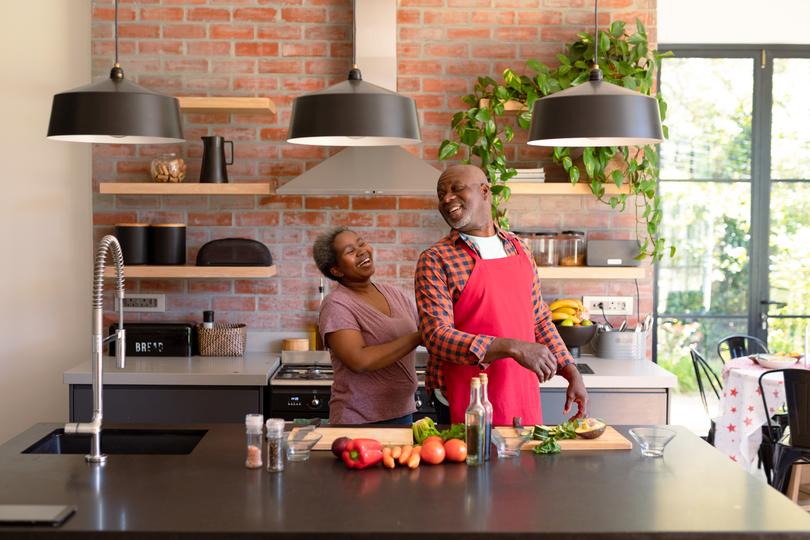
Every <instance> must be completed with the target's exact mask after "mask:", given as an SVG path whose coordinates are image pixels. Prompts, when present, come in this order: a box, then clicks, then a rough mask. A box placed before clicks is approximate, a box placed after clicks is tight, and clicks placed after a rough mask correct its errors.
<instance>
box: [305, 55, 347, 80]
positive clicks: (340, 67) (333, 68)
mask: <svg viewBox="0 0 810 540" xmlns="http://www.w3.org/2000/svg"><path fill="white" fill-rule="evenodd" d="M350 67H351V66H350V65H349V60H344V59H342V58H335V59H323V60H310V61H308V62H306V63H305V64H304V72H305V73H313V74H325V75H328V74H342V75H343V76H344V77H345V74H347V73H348V72H349V68H350Z"/></svg>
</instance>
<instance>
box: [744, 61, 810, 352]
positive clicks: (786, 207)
mask: <svg viewBox="0 0 810 540" xmlns="http://www.w3.org/2000/svg"><path fill="white" fill-rule="evenodd" d="M766 68H767V69H768V71H771V72H772V77H771V81H772V85H771V86H772V90H771V95H772V100H771V107H770V113H771V114H770V116H771V122H770V124H771V126H770V128H771V129H770V155H769V156H768V157H769V161H770V167H769V169H770V171H769V173H770V174H769V177H770V182H769V186H768V187H769V200H770V204H768V212H769V217H770V219H769V222H770V223H769V228H768V259H767V260H768V267H767V283H766V284H765V287H764V291H763V292H764V293H765V294H763V295H762V296H761V298H760V304H759V310H758V314H757V315H758V319H759V328H758V329H757V333H759V334H760V335H761V336H762V337H763V338H767V340H768V347H769V348H770V350H771V351H773V352H787V353H789V352H799V353H805V350H804V347H805V344H804V336H805V326H806V325H807V324H808V323H810V160H809V159H810V94H808V92H807V88H808V87H810V86H808V85H810V58H797V57H779V56H778V55H773V58H772V59H771V60H769V61H768V63H767V66H766Z"/></svg>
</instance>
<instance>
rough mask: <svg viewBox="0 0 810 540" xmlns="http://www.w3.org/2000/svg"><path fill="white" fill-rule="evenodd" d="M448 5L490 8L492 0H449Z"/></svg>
mask: <svg viewBox="0 0 810 540" xmlns="http://www.w3.org/2000/svg"><path fill="white" fill-rule="evenodd" d="M447 5H448V7H470V8H488V7H492V0H447Z"/></svg>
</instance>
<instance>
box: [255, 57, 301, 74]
mask: <svg viewBox="0 0 810 540" xmlns="http://www.w3.org/2000/svg"><path fill="white" fill-rule="evenodd" d="M302 71H304V64H303V62H301V61H300V60H259V73H296V74H300V73H301V72H302Z"/></svg>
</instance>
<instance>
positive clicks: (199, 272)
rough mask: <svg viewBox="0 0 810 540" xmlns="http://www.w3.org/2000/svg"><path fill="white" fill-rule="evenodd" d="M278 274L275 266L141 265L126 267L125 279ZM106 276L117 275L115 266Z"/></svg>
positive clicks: (205, 277) (222, 277)
mask: <svg viewBox="0 0 810 540" xmlns="http://www.w3.org/2000/svg"><path fill="white" fill-rule="evenodd" d="M275 275H276V267H275V266H140V265H131V266H126V267H124V279H132V278H155V279H158V278H161V279H213V278H221V279H256V278H269V277H273V276H275ZM104 277H108V278H111V277H115V268H114V267H108V268H105V269H104Z"/></svg>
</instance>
